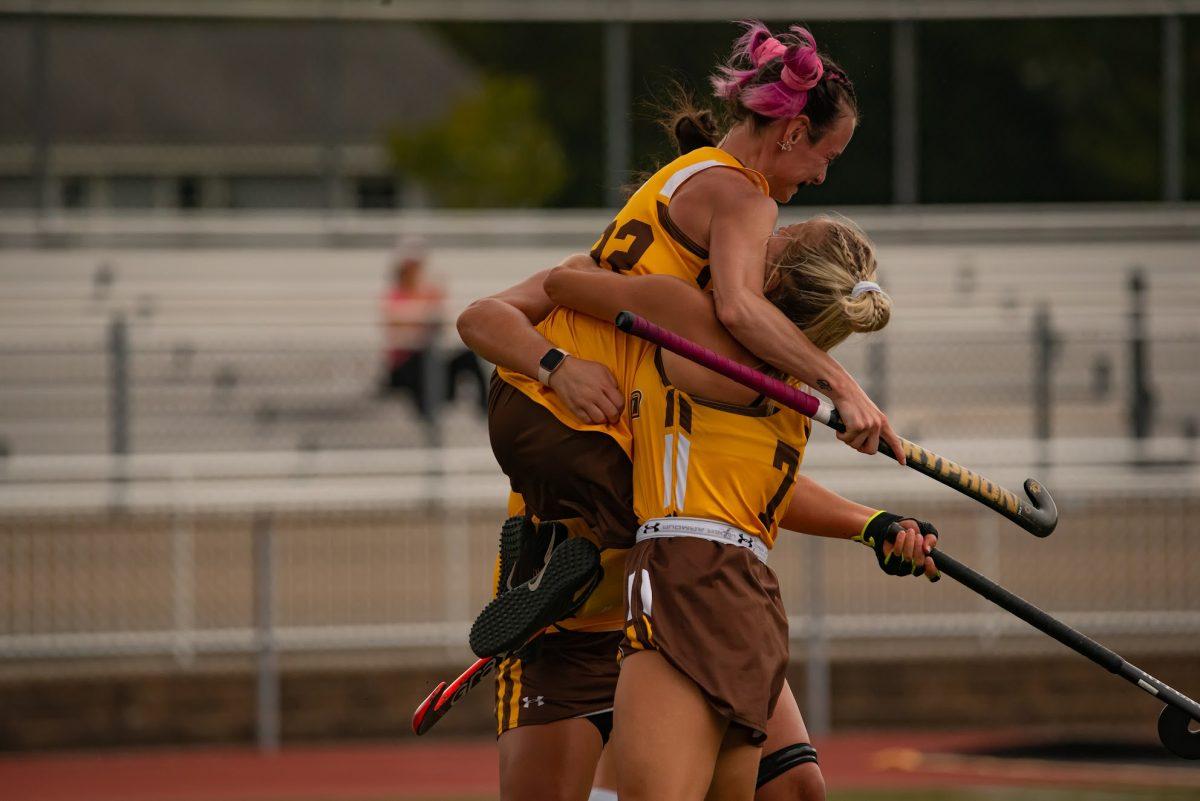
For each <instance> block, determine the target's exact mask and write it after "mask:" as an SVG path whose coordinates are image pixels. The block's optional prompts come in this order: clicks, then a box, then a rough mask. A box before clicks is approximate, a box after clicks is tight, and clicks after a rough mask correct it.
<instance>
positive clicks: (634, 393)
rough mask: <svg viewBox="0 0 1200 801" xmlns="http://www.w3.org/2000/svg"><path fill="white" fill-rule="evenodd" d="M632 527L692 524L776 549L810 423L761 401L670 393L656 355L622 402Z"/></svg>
mask: <svg viewBox="0 0 1200 801" xmlns="http://www.w3.org/2000/svg"><path fill="white" fill-rule="evenodd" d="M626 408H627V409H628V414H629V417H630V427H631V430H632V432H633V439H634V442H635V443H636V447H635V448H634V455H633V497H634V511H635V512H636V513H637V518H638V522H641V523H645V522H646V521H648V520H652V519H654V518H659V517H697V518H703V519H705V520H715V521H717V522H719V523H725V524H726V525H729V526H733V527H734V528H737V529H740V530H741V531H744V532H746V533H747V534H750V535H752V536H755V537H758V538H759V539H761V540H762V541H763V542H764V543H765V544H766V546H767V547H768V548H770V547H772V546H773V545H774V544H775V537H776V535H777V534H778V532H779V519H780V518H781V517H782V516H783V514H784V512H785V511H786V510H787V506H788V503H789V502H790V501H791V497H792V487H793V485H795V483H796V474H797V473H798V472H799V470H800V462H801V461H802V460H803V458H804V448H805V445H807V443H808V434H809V430H810V428H811V426H812V422H811V421H810V420H809V419H808V418H807V417H805V416H804V415H802V414H800V413H799V412H795V411H793V410H791V409H787V408H784V407H781V406H778V405H776V404H774V403H771V402H768V401H766V400H760V402H758V403H756V404H753V405H750V406H735V405H731V404H726V403H719V402H716V401H710V400H706V399H704V398H698V397H694V396H692V395H689V394H688V393H686V392H684V391H683V390H682V389H679V388H678V387H675V386H673V385H672V384H671V382H670V380H669V379H668V378H667V375H666V372H665V371H664V370H663V366H662V358H661V351H659V350H658V349H657V348H655V349H654V353H653V356H652V357H651V358H646V359H642V360H641V361H640V363H639V366H638V371H637V373H636V376H635V379H634V385H633V387H632V388H630V390H629V395H628V399H627V406H626Z"/></svg>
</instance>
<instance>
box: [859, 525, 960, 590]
mask: <svg viewBox="0 0 1200 801" xmlns="http://www.w3.org/2000/svg"><path fill="white" fill-rule="evenodd" d="M902 520H911V521H913V522H914V523H916V524H917V529H918V530H919V531H920V532H921V536H922V537H924V536H925V535H927V534H932V535H934V536H935V537H936V536H938V530H937V528H935V527H934V525H933V523H927V522H925V521H924V520H918V519H917V518H915V517H902V516H900V515H894V514H892V513H891V512H879V513H878V514H876V515H875V516H874V517H872V518H871V519H870V520H868V521H867V525H866V526H864V527H863V530H862V531H861V532H859V533H858V535H856V536H854V537H852V538H851V539H853V540H854V541H855V542H861V543H862V544H863V545H866V546H867V547H868V548H870V549H872V550H873V551H875V561H877V562H878V563H879V569H880V570H882V571H883V572H884V573H887V574H888V575H889V576H920V575H924V573H925V566H924V565H921V566H920V567H917V566H916V564H915V563H914V562H912V561H906V560H904V559H902V558H901V556H900V554H898V553H892V554H890V555H888V556H884V553H883V546H884V543H895V541H896V535H897V534H899V533H900V532H901V531H902V530H903V526H901V525H900V521H902ZM940 578H941V574H940V573H934V574H933V576H932V577H931V578H930V579H929V580H930V581H938V580H939V579H940Z"/></svg>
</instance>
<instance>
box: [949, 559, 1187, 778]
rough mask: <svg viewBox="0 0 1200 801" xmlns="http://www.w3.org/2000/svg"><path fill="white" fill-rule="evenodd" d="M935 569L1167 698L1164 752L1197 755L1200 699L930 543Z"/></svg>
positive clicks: (1162, 718)
mask: <svg viewBox="0 0 1200 801" xmlns="http://www.w3.org/2000/svg"><path fill="white" fill-rule="evenodd" d="M929 555H930V557H932V559H933V562H934V564H935V565H937V569H938V570H939V571H940V572H942V573H943V574H945V575H947V576H949V577H950V578H952V579H954V580H955V581H957V582H958V583H959V584H962V585H963V586H964V587H966V588H967V589H969V590H972V591H973V592H976V593H978V594H979V595H982V596H983V597H984V598H986V599H988V600H989V601H991V602H992V603H994V604H995V605H996V606H998V607H1000V608H1001V609H1003V610H1004V611H1005V612H1008V613H1009V614H1012V615H1015V616H1017V617H1019V618H1020V619H1021V620H1024V621H1025V622H1026V623H1028V624H1029V625H1031V626H1033V627H1034V628H1035V629H1037V630H1038V631H1041V632H1043V633H1044V634H1048V635H1049V636H1051V637H1053V638H1054V639H1056V640H1058V641H1059V642H1060V643H1062V644H1063V645H1065V646H1067V647H1068V648H1070V649H1071V650H1072V651H1075V652H1076V653H1077V654H1081V655H1083V656H1086V657H1087V658H1088V659H1090V660H1092V661H1093V662H1095V663H1096V664H1097V665H1100V666H1101V667H1102V668H1104V669H1105V670H1107V671H1108V672H1110V673H1115V674H1116V675H1118V676H1120V677H1121V678H1123V679H1125V680H1126V681H1128V682H1129V683H1130V684H1134V685H1136V686H1138V687H1140V688H1141V689H1143V690H1145V691H1146V692H1148V693H1150V695H1153V696H1154V697H1155V698H1157V699H1158V700H1160V701H1164V702H1166V706H1164V707H1163V710H1162V712H1161V713H1159V716H1158V739H1159V740H1161V741H1162V744H1163V745H1164V746H1165V747H1166V749H1167V750H1168V751H1170V752H1171V753H1172V754H1175V755H1176V756H1179V757H1183V758H1184V759H1200V731H1191V730H1190V729H1189V726H1190V723H1191V722H1193V721H1194V722H1196V723H1198V724H1200V704H1197V703H1196V702H1195V701H1193V700H1192V699H1191V698H1188V697H1187V696H1186V695H1184V694H1183V693H1181V692H1179V691H1178V690H1176V689H1175V688H1174V687H1171V686H1170V685H1168V684H1164V683H1163V682H1161V681H1159V680H1158V679H1156V678H1154V677H1153V676H1151V675H1150V674H1149V673H1147V672H1146V671H1144V670H1142V669H1141V668H1138V667H1136V666H1134V665H1131V664H1129V663H1128V662H1126V661H1125V660H1124V659H1123V658H1121V656H1120V655H1118V654H1116V653H1114V652H1113V651H1111V650H1109V649H1108V648H1106V647H1104V646H1103V645H1101V644H1100V643H1098V642H1096V641H1095V640H1093V639H1091V638H1090V637H1088V636H1087V635H1085V634H1083V633H1082V632H1080V631H1078V630H1076V629H1073V628H1071V627H1070V626H1068V625H1067V624H1066V623H1063V622H1062V621H1061V620H1058V619H1057V618H1054V617H1051V616H1050V615H1049V614H1047V613H1046V612H1043V611H1042V610H1041V609H1039V608H1038V607H1036V606H1034V605H1033V604H1031V603H1029V602H1028V601H1026V600H1025V599H1024V598H1021V597H1020V596H1017V595H1014V594H1013V593H1011V592H1009V591H1008V590H1006V589H1004V588H1003V587H1001V586H1000V585H999V584H997V583H995V582H994V581H992V580H991V579H989V578H987V577H986V576H983V575H981V574H979V573H976V572H975V571H974V570H972V569H971V568H969V567H967V566H966V565H964V564H963V563H962V562H959V561H958V560H956V559H954V558H952V557H950V556H948V555H947V554H946V553H945V552H943V551H940V550H938V549H937V548H934V549H933V551H931V552H930V554H929Z"/></svg>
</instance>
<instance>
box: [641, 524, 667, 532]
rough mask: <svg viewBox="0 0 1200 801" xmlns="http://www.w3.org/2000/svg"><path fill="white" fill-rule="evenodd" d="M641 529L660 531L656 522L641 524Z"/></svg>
mask: <svg viewBox="0 0 1200 801" xmlns="http://www.w3.org/2000/svg"><path fill="white" fill-rule="evenodd" d="M642 529H643V530H645V531H650V532H657V531H661V530H662V529H661V528H660V527H659V524H658V523H647V524H646V525H644V526H642Z"/></svg>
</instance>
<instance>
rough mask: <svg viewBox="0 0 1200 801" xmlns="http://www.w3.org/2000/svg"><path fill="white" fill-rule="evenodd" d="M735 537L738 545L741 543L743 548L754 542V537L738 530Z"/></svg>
mask: <svg viewBox="0 0 1200 801" xmlns="http://www.w3.org/2000/svg"><path fill="white" fill-rule="evenodd" d="M737 538H738V545H741V546H742V547H744V548H749V547H750V546H751V545H753V544H754V538H753V537H751V536H750V535H749V534H744V533H742V532H740V531H739V532H738V535H737Z"/></svg>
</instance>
